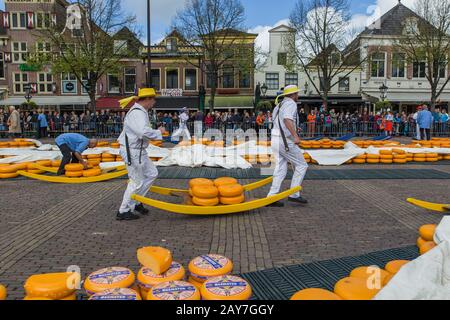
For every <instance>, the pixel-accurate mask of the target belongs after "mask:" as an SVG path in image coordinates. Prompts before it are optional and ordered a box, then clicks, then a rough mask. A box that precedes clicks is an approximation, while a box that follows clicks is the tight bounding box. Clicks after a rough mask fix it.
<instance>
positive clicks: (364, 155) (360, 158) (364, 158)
mask: <svg viewBox="0 0 450 320" xmlns="http://www.w3.org/2000/svg"><path fill="white" fill-rule="evenodd" d="M355 159H359V160H366V159H367V155H366V154H362V155H360V156H357V157H356V158H355Z"/></svg>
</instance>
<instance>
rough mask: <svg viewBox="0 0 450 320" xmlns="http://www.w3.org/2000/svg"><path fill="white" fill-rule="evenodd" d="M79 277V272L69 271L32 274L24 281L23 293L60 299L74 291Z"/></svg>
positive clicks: (30, 295) (79, 279)
mask: <svg viewBox="0 0 450 320" xmlns="http://www.w3.org/2000/svg"><path fill="white" fill-rule="evenodd" d="M80 277H81V276H80V274H78V273H70V272H64V273H48V274H37V275H33V276H31V277H29V278H28V279H27V281H26V282H25V286H24V288H25V293H26V295H27V296H28V297H43V298H50V299H55V300H57V299H61V298H64V297H67V296H69V295H71V294H73V293H74V292H75V288H77V287H78V285H79V283H80V281H81V278H80Z"/></svg>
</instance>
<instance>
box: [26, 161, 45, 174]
mask: <svg viewBox="0 0 450 320" xmlns="http://www.w3.org/2000/svg"><path fill="white" fill-rule="evenodd" d="M24 164H25V163H24ZM36 164H37V163H35V162H27V163H26V165H27V172H29V173H34V174H42V173H44V171H43V170H40V169H38V168H37V167H36Z"/></svg>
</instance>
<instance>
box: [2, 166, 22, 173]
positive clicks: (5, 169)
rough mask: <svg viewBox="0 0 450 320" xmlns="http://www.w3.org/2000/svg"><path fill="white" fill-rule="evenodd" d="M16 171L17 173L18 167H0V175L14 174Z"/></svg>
mask: <svg viewBox="0 0 450 320" xmlns="http://www.w3.org/2000/svg"><path fill="white" fill-rule="evenodd" d="M17 171H19V167H18V166H16V165H9V166H4V167H0V173H16V172H17Z"/></svg>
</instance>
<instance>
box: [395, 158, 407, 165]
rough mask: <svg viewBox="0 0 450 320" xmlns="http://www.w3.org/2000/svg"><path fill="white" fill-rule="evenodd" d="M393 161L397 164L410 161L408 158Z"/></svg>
mask: <svg viewBox="0 0 450 320" xmlns="http://www.w3.org/2000/svg"><path fill="white" fill-rule="evenodd" d="M393 162H394V163H396V164H405V163H408V161H407V160H406V159H394V160H393Z"/></svg>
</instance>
